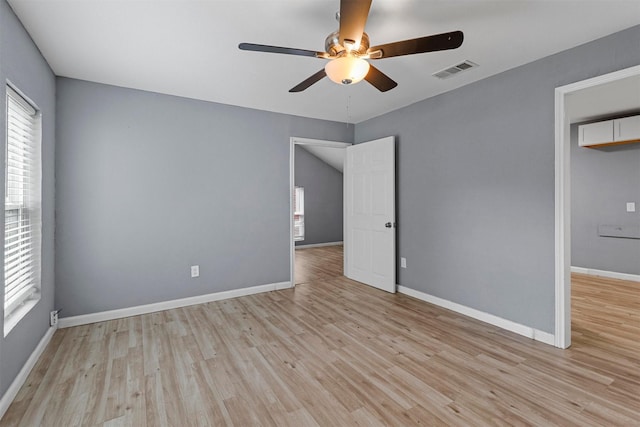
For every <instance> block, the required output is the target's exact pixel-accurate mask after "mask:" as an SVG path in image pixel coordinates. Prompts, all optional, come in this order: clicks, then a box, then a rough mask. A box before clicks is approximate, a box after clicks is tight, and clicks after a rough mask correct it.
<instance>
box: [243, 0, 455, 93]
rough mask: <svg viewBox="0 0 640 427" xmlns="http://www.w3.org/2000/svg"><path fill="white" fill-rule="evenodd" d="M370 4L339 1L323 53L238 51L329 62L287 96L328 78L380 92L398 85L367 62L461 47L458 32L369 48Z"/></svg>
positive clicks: (272, 49)
mask: <svg viewBox="0 0 640 427" xmlns="http://www.w3.org/2000/svg"><path fill="white" fill-rule="evenodd" d="M371 1H372V0H340V12H339V13H338V14H337V15H336V18H337V19H338V20H339V22H340V28H339V29H338V30H337V31H334V32H333V33H331V34H329V36H328V37H327V39H326V40H325V49H326V52H316V51H312V50H305V49H295V48H290V47H280V46H269V45H263V44H254V43H240V44H239V45H238V47H239V48H240V49H242V50H251V51H255V52H270V53H282V54H286V55H297V56H310V57H313V58H321V59H328V60H330V61H329V62H328V63H327V65H326V66H325V67H324V68H323V69H322V70H320V71H318V72H317V73H315V74H314V75H312V76H311V77H309V78H308V79H306V80H304V81H303V82H301V83H300V84H298V85H296V86H294V87H293V88H291V89H290V90H289V92H302V91H303V90H305V89H307V88H308V87H310V86H311V85H313V84H314V83H317V82H318V81H320V80H322V79H323V78H324V77H329V78H330V79H331V80H332V81H334V82H336V83H338V84H343V85H349V84H353V83H358V82H359V81H361V80H363V79H364V80H366V81H368V82H369V83H371V84H372V85H373V86H374V87H376V88H377V89H378V90H379V91H381V92H386V91H388V90H391V89H393V88H394V87H396V86H397V85H398V83H396V82H395V81H393V80H392V79H391V78H390V77H389V76H387V75H386V74H384V73H383V72H382V71H380V70H378V69H377V68H376V67H374V66H373V65H371V64H370V63H369V62H368V61H366V60H367V59H384V58H391V57H394V56H403V55H414V54H416V53H426V52H435V51H439V50H449V49H456V48H458V47H460V45H462V41H463V39H464V35H463V34H462V31H453V32H450V33H443V34H436V35H432V36H426V37H419V38H416V39H410V40H403V41H399V42H394V43H387V44H382V45H378V46H373V47H369V36H368V35H367V33H365V32H364V27H365V24H366V23H367V18H368V16H369V9H370V8H371Z"/></svg>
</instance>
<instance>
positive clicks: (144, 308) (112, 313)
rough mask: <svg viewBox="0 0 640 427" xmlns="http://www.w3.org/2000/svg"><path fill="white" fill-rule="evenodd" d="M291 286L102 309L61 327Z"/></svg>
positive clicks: (63, 322) (70, 319)
mask: <svg viewBox="0 0 640 427" xmlns="http://www.w3.org/2000/svg"><path fill="white" fill-rule="evenodd" d="M290 287H291V282H280V283H271V284H268V285H260V286H252V287H250V288H242V289H233V290H230V291H222V292H215V293H212V294H206V295H198V296H195V297H189V298H181V299H175V300H171V301H162V302H157V303H153V304H145V305H138V306H135V307H127V308H121V309H118V310H109V311H101V312H98V313H90V314H81V315H79V316H71V317H63V318H61V319H59V320H58V327H59V328H70V327H72V326H79V325H88V324H90V323H96V322H104V321H105V320H114V319H121V318H124V317H131V316H138V315H140V314H148V313H154V312H156V311H163V310H170V309H172V308H180V307H187V306H189V305H196V304H203V303H206V302H212V301H220V300H224V299H230V298H237V297H242V296H245V295H253V294H259V293H262V292H270V291H279V290H282V289H288V288H290Z"/></svg>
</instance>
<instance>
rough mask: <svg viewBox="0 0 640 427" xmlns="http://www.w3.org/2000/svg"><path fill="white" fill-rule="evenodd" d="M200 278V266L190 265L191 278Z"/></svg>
mask: <svg viewBox="0 0 640 427" xmlns="http://www.w3.org/2000/svg"><path fill="white" fill-rule="evenodd" d="M199 276H200V266H199V265H192V266H191V277H199Z"/></svg>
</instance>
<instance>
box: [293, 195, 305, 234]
mask: <svg viewBox="0 0 640 427" xmlns="http://www.w3.org/2000/svg"><path fill="white" fill-rule="evenodd" d="M293 240H295V241H300V240H304V187H295V188H294V192H293Z"/></svg>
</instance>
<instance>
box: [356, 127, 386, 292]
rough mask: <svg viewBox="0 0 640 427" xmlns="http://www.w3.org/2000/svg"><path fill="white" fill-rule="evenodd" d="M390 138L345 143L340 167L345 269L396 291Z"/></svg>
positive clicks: (363, 280) (360, 280)
mask: <svg viewBox="0 0 640 427" xmlns="http://www.w3.org/2000/svg"><path fill="white" fill-rule="evenodd" d="M395 178H396V174H395V138H394V137H392V136H390V137H387V138H382V139H378V140H375V141H369V142H365V143H362V144H357V145H352V146H350V147H347V155H346V159H345V170H344V200H345V218H344V220H345V224H344V249H345V251H344V255H345V257H344V272H345V276H347V277H348V278H350V279H353V280H357V281H358V282H362V283H365V284H367V285H370V286H374V287H376V288H379V289H382V290H385V291H387V292H395V291H396V227H395V221H396V218H395V212H396V208H395V200H396V197H395V189H396V183H395V181H396V179H395Z"/></svg>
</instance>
